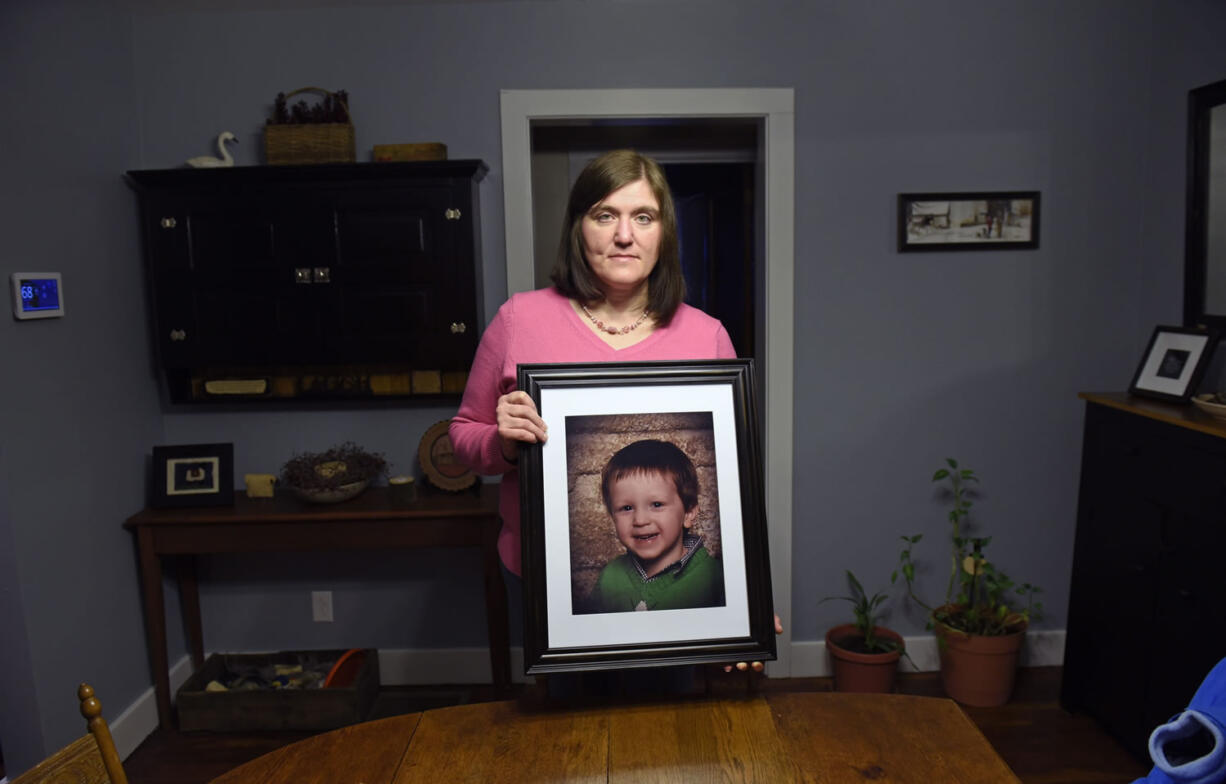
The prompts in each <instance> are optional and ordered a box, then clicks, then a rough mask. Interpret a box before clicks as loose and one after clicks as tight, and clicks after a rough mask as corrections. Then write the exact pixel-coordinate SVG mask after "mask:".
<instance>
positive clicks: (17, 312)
mask: <svg viewBox="0 0 1226 784" xmlns="http://www.w3.org/2000/svg"><path fill="white" fill-rule="evenodd" d="M9 282H10V283H11V284H12V289H13V317H14V318H17V319H23V320H24V319H38V318H56V317H58V316H62V315H64V290H63V286H62V285H61V280H60V273H58V272H14V273H13V274H12V275H11V276H9Z"/></svg>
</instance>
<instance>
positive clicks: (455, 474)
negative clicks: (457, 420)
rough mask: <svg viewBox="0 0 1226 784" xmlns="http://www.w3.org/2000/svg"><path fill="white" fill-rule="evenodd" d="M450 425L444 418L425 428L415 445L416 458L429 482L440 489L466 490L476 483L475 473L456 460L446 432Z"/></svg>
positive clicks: (449, 437)
mask: <svg viewBox="0 0 1226 784" xmlns="http://www.w3.org/2000/svg"><path fill="white" fill-rule="evenodd" d="M450 425H451V420H450V419H444V420H443V421H442V422H435V423H434V424H433V425H431V426H430V428H429V429H428V430H426V434H425V435H423V436H422V437H421V443H420V444H418V446H417V460H418V462H420V463H421V470H422V471H423V472H424V473H425V475H426V479H428V480H430V484H432V485H434V486H435V487H437V488H439V489H440V490H466V489H468V488H470V487H472V486H473V485H474V484H476V482H477V475H476V473H474V472H473V470H472V469H471V468H469V467H468V466H466V465H464V464H463V463H460V462H459V461H458V460H456V458H455V450H454V449H453V448H452V446H451V436H449V435H448V434H447V428H448V427H449V426H450Z"/></svg>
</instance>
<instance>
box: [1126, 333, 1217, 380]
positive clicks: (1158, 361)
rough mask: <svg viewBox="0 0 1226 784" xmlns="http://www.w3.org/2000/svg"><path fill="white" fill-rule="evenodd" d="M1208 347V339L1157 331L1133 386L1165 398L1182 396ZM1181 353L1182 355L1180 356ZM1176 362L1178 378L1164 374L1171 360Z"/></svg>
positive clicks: (1168, 373)
mask: <svg viewBox="0 0 1226 784" xmlns="http://www.w3.org/2000/svg"><path fill="white" fill-rule="evenodd" d="M1208 345H1209V336H1208V335H1205V334H1188V333H1182V332H1161V331H1160V332H1158V334H1157V335H1156V336H1155V337H1154V340H1153V345H1152V346H1151V348H1150V350H1149V354H1148V355H1147V356H1146V358H1145V362H1144V364H1143V365H1142V366H1141V371H1140V373H1139V374H1138V375H1137V381H1136V386H1137V387H1139V388H1141V389H1146V390H1149V391H1151V392H1161V393H1163V394H1166V395H1175V396H1180V395H1183V394H1184V393H1185V392H1186V391H1187V389H1188V385H1189V384H1190V383H1191V381H1192V376H1193V374H1194V373H1195V372H1196V369H1197V367H1199V365H1200V361H1201V356H1202V355H1203V354H1204V351H1205V348H1206V347H1207V346H1208ZM1181 352H1182V353H1181ZM1176 356H1178V359H1175V360H1174V361H1175V362H1177V363H1179V368H1178V370H1179V372H1178V375H1171V374H1170V372H1169V370H1167V371H1164V370H1163V368H1164V363H1165V366H1166V367H1167V368H1170V367H1171V361H1172V358H1173V357H1176Z"/></svg>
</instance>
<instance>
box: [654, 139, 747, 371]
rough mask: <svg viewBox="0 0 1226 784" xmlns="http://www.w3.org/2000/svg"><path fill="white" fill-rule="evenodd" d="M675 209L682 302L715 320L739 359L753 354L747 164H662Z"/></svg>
mask: <svg viewBox="0 0 1226 784" xmlns="http://www.w3.org/2000/svg"><path fill="white" fill-rule="evenodd" d="M663 168H664V174H665V176H667V177H668V184H669V187H670V188H671V190H672V193H673V201H674V202H675V203H676V207H677V232H678V234H679V237H680V240H681V269H682V272H683V274H684V275H685V289H686V296H685V301H686V302H687V303H688V304H690V305H693V306H694V307H696V308H699V309H700V310H703V311H705V312H707V313H708V314H710V315H712V316H714V317H715V318H717V319H719V320H720V321H721V322H723V324H724V328H725V329H727V330H728V336H729V337H730V338H731V339H732V345H733V346H735V347H736V353H737V356H739V357H752V356H753V355H754V318H753V303H754V266H753V241H754V228H753V216H754V209H753V195H754V193H753V192H754V166H753V164H752V163H746V162H738V163H666V164H663Z"/></svg>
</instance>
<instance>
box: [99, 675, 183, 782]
mask: <svg viewBox="0 0 1226 784" xmlns="http://www.w3.org/2000/svg"><path fill="white" fill-rule="evenodd" d="M191 675H192V661H191V657H189V656H184V657H183V658H181V659H179V660H178V661H177V662H175V663H174V664H173V665H171V668H170V696H171V699H174V694H175V692H177V691H178V690H179V687H180V686H182V685H183V684H184V683H185V682H186V681H187V679H188V678H190V677H191ZM107 724H109V725H110V728H111V737H112V738H113V739H114V740H115V750H116V751H118V752H119V758H120V759H127V758H128V755H129V754H131V753H132V752H134V751H136V747H137V746H139V745H140V744H142V743H144V742H145V738H147V737H149V736H150V735H152V734H153V731H154V730H156V729H157V726H158V703H157V697H156V696H155V695H154V693H153V687H152V686H150V687H149V688H147V689H145V690H144V691H143V692H141V695H140V696H139V697H137V698H136V701H135V702H133V703H132V704H131V705H129V706H128V707H127V708H124V710H123V712H122V713H120V714H119V715H118V716H116V717H115V718H114V719H107Z"/></svg>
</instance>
